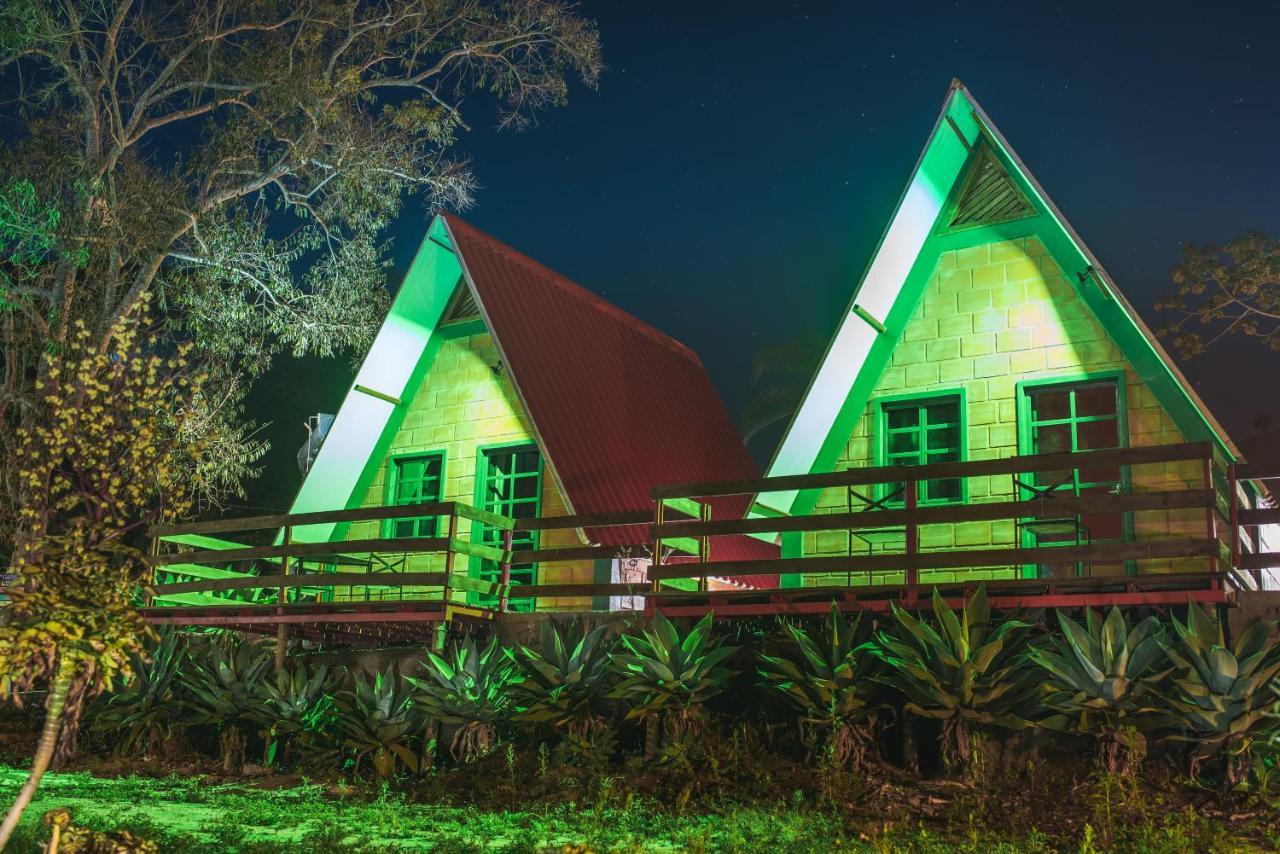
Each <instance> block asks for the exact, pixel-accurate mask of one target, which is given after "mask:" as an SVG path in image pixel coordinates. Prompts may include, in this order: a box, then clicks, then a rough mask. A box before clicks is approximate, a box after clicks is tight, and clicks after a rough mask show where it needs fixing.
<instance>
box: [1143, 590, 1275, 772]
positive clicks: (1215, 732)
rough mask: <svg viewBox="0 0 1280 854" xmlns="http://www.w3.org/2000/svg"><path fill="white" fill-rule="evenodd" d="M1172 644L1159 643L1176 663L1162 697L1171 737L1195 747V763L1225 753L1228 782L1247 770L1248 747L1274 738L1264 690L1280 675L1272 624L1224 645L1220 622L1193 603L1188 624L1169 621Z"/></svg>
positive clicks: (1258, 625) (1258, 624)
mask: <svg viewBox="0 0 1280 854" xmlns="http://www.w3.org/2000/svg"><path fill="white" fill-rule="evenodd" d="M1172 623H1173V627H1174V632H1175V634H1176V635H1177V643H1176V644H1166V645H1164V649H1165V652H1166V653H1167V654H1168V656H1169V658H1170V660H1171V661H1172V662H1173V663H1174V671H1173V678H1171V679H1170V680H1168V682H1167V684H1166V685H1165V686H1163V689H1162V691H1161V695H1162V697H1163V699H1164V700H1165V703H1166V705H1167V707H1168V708H1167V712H1166V714H1165V716H1164V723H1165V725H1166V726H1167V727H1168V729H1169V730H1170V731H1171V734H1170V736H1169V737H1170V738H1171V739H1174V740H1180V741H1188V742H1191V743H1192V744H1194V745H1195V751H1196V755H1197V756H1200V757H1208V756H1214V755H1217V754H1219V753H1225V755H1226V757H1227V766H1228V774H1227V776H1228V778H1233V777H1234V776H1235V774H1236V772H1237V770H1238V769H1237V766H1247V765H1248V762H1249V760H1250V758H1251V753H1252V745H1253V744H1254V743H1258V742H1265V741H1266V740H1267V739H1271V738H1275V737H1277V735H1278V734H1280V726H1278V725H1280V719H1277V718H1276V717H1275V716H1273V715H1272V714H1271V712H1272V707H1273V704H1274V702H1275V697H1274V694H1273V693H1272V692H1271V690H1269V686H1270V685H1271V684H1272V683H1273V682H1274V680H1275V679H1276V678H1277V677H1278V676H1280V642H1277V637H1276V623H1275V622H1274V621H1270V620H1255V621H1253V622H1251V623H1250V624H1249V625H1248V626H1246V627H1245V629H1244V630H1243V631H1241V632H1240V633H1239V635H1238V636H1237V637H1236V638H1235V640H1234V642H1233V644H1232V645H1231V646H1227V644H1226V642H1225V637H1224V631H1223V627H1222V624H1221V622H1220V621H1219V620H1218V619H1216V618H1215V617H1213V616H1211V615H1210V614H1208V613H1207V612H1206V611H1205V610H1204V609H1202V608H1201V607H1200V606H1199V605H1198V604H1197V603H1195V602H1194V601H1188V603H1187V619H1186V622H1182V621H1180V620H1178V619H1177V617H1174V618H1173V619H1172Z"/></svg>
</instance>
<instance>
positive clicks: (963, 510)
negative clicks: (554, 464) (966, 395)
mask: <svg viewBox="0 0 1280 854" xmlns="http://www.w3.org/2000/svg"><path fill="white" fill-rule="evenodd" d="M1215 501H1216V496H1215V494H1214V492H1213V491H1212V490H1208V489H1180V490H1171V491H1166V492H1135V493H1129V494H1123V495H1082V496H1078V497H1077V496H1074V495H1067V494H1064V495H1062V496H1059V497H1054V498H1033V499H1026V500H1022V501H997V502H990V503H984V504H953V505H946V506H941V507H920V508H918V509H915V510H905V509H899V510H857V511H854V512H852V513H815V514H812V515H808V516H779V517H774V518H769V519H721V520H717V521H712V522H700V521H697V520H690V521H677V522H666V523H664V524H662V525H651V526H650V536H652V537H653V538H655V539H657V538H662V539H666V538H668V537H715V536H724V535H729V534H781V533H788V532H792V531H835V530H841V531H843V530H860V529H869V528H892V527H900V526H902V525H905V524H907V523H908V522H915V523H916V524H919V525H934V524H944V523H948V522H990V521H996V520H1000V519H1046V518H1055V517H1058V516H1073V515H1076V514H1078V513H1116V512H1125V511H1135V510H1174V509H1186V508H1199V507H1213V506H1214V502H1215Z"/></svg>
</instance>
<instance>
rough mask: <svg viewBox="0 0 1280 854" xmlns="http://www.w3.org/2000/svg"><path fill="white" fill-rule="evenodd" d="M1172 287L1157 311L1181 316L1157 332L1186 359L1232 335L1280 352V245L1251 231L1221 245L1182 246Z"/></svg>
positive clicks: (1157, 304)
mask: <svg viewBox="0 0 1280 854" xmlns="http://www.w3.org/2000/svg"><path fill="white" fill-rule="evenodd" d="M1173 284H1174V290H1173V291H1172V292H1171V293H1169V294H1167V295H1166V296H1165V297H1164V298H1162V299H1161V300H1160V301H1159V302H1157V303H1156V308H1157V309H1158V310H1160V311H1172V312H1174V313H1176V314H1178V315H1180V317H1178V319H1177V320H1175V321H1173V322H1172V323H1170V324H1169V325H1168V326H1166V327H1164V328H1163V329H1161V330H1160V334H1161V335H1162V336H1164V337H1168V338H1172V340H1173V346H1174V347H1175V348H1176V349H1177V351H1178V353H1179V354H1181V355H1182V356H1183V357H1184V358H1191V357H1193V356H1198V355H1200V354H1201V353H1203V352H1205V351H1206V350H1207V349H1208V348H1209V347H1211V346H1213V345H1214V344H1216V343H1217V342H1218V341H1219V340H1221V339H1222V338H1223V337H1225V336H1227V335H1229V334H1231V333H1238V334H1242V335H1248V336H1251V337H1254V338H1260V339H1261V340H1262V342H1263V343H1265V344H1266V345H1267V346H1268V347H1270V348H1271V349H1272V350H1280V242H1277V241H1276V240H1274V239H1273V238H1271V237H1268V236H1267V235H1265V234H1263V233H1262V232H1260V231H1250V232H1247V233H1245V234H1242V235H1240V236H1239V237H1237V238H1235V239H1234V240H1231V241H1229V242H1227V243H1226V244H1225V245H1222V246H1219V245H1216V244H1213V243H1206V244H1202V245H1197V244H1194V243H1186V244H1183V246H1182V260H1181V261H1179V262H1178V266H1176V267H1174V268H1173Z"/></svg>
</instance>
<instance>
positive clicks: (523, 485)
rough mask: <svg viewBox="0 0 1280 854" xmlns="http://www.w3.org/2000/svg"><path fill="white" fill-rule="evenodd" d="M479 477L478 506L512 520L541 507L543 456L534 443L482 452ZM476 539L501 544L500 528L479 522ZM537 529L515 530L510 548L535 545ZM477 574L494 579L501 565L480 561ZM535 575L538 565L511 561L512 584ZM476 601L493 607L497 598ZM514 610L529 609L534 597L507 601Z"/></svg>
mask: <svg viewBox="0 0 1280 854" xmlns="http://www.w3.org/2000/svg"><path fill="white" fill-rule="evenodd" d="M479 474H480V478H479V482H478V485H477V490H478V495H477V499H478V503H479V505H480V507H481V509H484V510H488V511H489V512H490V513H497V514H498V515H500V516H506V517H508V518H511V519H535V518H537V517H538V515H539V513H540V512H541V510H542V455H541V454H539V453H538V446H537V445H516V446H511V447H503V448H490V449H488V450H484V451H482V452H481V460H480V473H479ZM477 529H478V534H479V541H480V542H481V543H483V544H484V545H489V546H498V547H501V546H502V530H501V529H499V528H495V527H493V526H491V525H478V526H477ZM537 545H538V537H537V531H516V532H515V533H514V534H513V536H512V539H511V548H512V550H513V551H522V550H528V549H534V548H537ZM477 563H478V569H477V575H478V576H479V577H480V578H481V579H482V580H484V581H491V582H497V581H500V580H501V578H502V567H501V566H500V565H499V564H498V563H497V562H496V561H491V560H483V559H481V560H479V561H478V562H477ZM536 578H537V565H536V564H533V563H513V564H512V565H511V583H512V585H518V584H533V583H534V582H535V580H536ZM476 604H479V605H485V606H493V605H496V604H497V598H496V597H493V596H484V595H480V596H477V597H476ZM508 604H509V607H510V608H511V610H513V611H532V610H533V606H534V600H533V599H517V598H515V597H514V596H513V597H511V599H510V600H509V602H508Z"/></svg>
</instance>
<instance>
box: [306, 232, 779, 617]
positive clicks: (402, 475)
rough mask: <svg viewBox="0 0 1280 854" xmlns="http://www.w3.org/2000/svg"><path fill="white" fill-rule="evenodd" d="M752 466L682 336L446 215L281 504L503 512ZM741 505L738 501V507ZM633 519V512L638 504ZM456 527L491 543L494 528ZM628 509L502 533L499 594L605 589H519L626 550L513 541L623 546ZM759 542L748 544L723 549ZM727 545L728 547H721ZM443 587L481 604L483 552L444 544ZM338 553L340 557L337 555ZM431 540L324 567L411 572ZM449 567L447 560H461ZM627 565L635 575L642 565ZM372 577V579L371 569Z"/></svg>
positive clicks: (521, 602)
mask: <svg viewBox="0 0 1280 854" xmlns="http://www.w3.org/2000/svg"><path fill="white" fill-rule="evenodd" d="M757 473H758V470H757V469H756V468H755V466H754V463H752V461H751V459H750V457H749V455H748V454H747V452H746V450H745V448H744V447H743V444H742V441H741V439H740V438H739V436H738V433H737V431H736V429H735V428H734V426H733V424H732V422H731V421H730V419H729V417H728V414H727V413H726V412H725V410H724V407H723V405H722V404H721V402H720V399H719V397H718V396H717V395H716V392H715V390H714V389H713V387H712V386H711V383H710V380H709V379H708V378H707V376H706V373H705V371H704V369H703V367H702V364H701V362H700V361H699V359H698V357H697V356H696V355H695V354H694V353H693V352H692V351H691V350H689V349H688V348H687V347H685V346H684V345H683V344H680V343H679V342H677V341H675V340H674V339H671V338H670V337H668V336H666V335H664V334H663V333H661V332H659V331H657V330H656V329H654V328H652V327H650V326H648V325H647V324H644V323H642V322H641V321H639V320H637V319H636V318H634V317H632V316H630V315H628V314H626V313H625V312H623V311H622V310H621V309H619V308H617V307H616V306H613V305H611V304H609V303H608V302H606V301H605V300H603V299H601V298H599V297H598V296H596V295H594V294H592V293H590V292H588V291H586V290H585V289H583V288H581V287H579V286H578V285H576V284H574V283H572V282H570V281H569V280H567V279H565V278H564V277H563V276H560V275H559V274H557V273H555V272H554V271H552V270H549V269H548V268H546V267H544V266H542V265H540V264H538V263H536V262H535V261H533V260H531V259H529V258H527V257H525V256H524V255H522V254H520V253H519V252H517V251H515V250H514V249H512V248H510V247H509V246H506V245H504V244H502V243H500V242H499V241H497V240H495V239H494V238H492V237H490V236H488V235H486V234H484V233H482V232H480V231H479V230H477V229H475V228H474V227H472V226H470V225H469V224H467V223H465V222H464V221H462V220H461V219H459V218H457V217H454V216H452V215H442V216H439V217H437V218H436V219H435V220H434V221H433V222H432V224H431V226H430V229H429V231H428V234H427V237H426V239H425V240H424V241H423V243H422V246H421V249H420V250H419V252H418V254H417V257H416V258H415V259H414V261H413V264H412V266H411V268H410V269H409V271H408V274H407V276H406V278H405V281H404V284H403V285H402V287H401V289H400V291H399V293H398V294H397V296H396V298H395V301H394V304H393V305H392V307H391V309H390V312H389V314H388V316H387V319H386V321H385V322H384V324H383V326H382V329H381V330H380V331H379V333H378V335H377V337H376V339H375V341H374V343H373V345H372V348H371V349H370V352H369V355H368V356H367V357H366V359H365V361H364V363H363V365H362V366H361V367H360V370H359V373H358V374H357V376H356V378H355V381H354V383H353V385H352V387H351V390H350V391H349V393H348V395H347V397H346V399H345V400H344V402H343V404H342V407H341V409H340V410H339V411H338V413H337V416H336V418H335V419H334V422H333V424H332V426H331V428H330V429H329V431H328V433H327V435H326V437H325V439H324V442H323V444H322V445H321V446H320V449H319V452H318V454H317V455H316V457H315V460H314V463H313V464H312V465H311V466H310V469H309V471H308V472H307V475H306V477H305V479H304V482H303V483H302V486H301V488H300V490H299V492H298V495H297V498H296V499H295V501H294V502H293V505H292V507H291V508H290V513H294V514H296V513H305V512H312V511H319V510H339V509H352V508H362V507H380V506H390V505H401V504H417V503H433V502H443V501H457V502H461V503H463V504H468V505H471V506H474V507H476V508H479V509H480V510H483V511H486V512H489V513H493V514H497V515H499V516H504V517H507V518H509V519H517V520H528V519H538V518H546V517H564V516H572V515H584V516H598V515H601V514H616V513H625V512H636V511H638V512H640V513H641V514H648V513H649V512H650V511H651V507H652V505H651V498H650V494H649V493H650V490H651V489H652V488H653V486H655V485H657V484H659V483H663V482H672V481H680V480H697V479H720V478H734V477H744V476H745V477H754V476H756V475H757ZM745 506H746V505H745V503H743V504H742V506H741V507H739V508H738V511H737V512H738V513H739V514H740V513H741V511H742V510H743V509H745ZM646 518H647V515H646ZM445 522H446V520H445V519H444V518H442V517H436V516H427V517H421V518H404V519H385V520H379V521H356V522H351V523H345V524H334V525H309V526H305V527H299V528H296V529H295V530H294V532H293V537H294V538H295V539H296V540H301V541H307V542H326V541H327V542H334V543H341V542H348V541H370V540H378V539H399V538H414V537H418V538H422V537H436V536H445V535H446V533H447V532H446V531H445V530H444V528H443V526H444V524H445ZM464 533H465V536H466V537H467V538H468V539H469V540H470V541H472V542H475V543H479V544H482V545H486V546H492V547H496V548H503V547H504V542H503V531H502V530H501V529H499V528H496V527H493V526H491V525H485V524H480V523H476V524H474V525H473V526H471V528H470V530H469V531H466V532H464ZM645 541H646V531H645V526H644V525H643V524H637V525H634V526H624V527H621V528H619V527H599V528H593V527H585V528H577V529H571V530H541V531H539V530H516V531H514V532H512V537H511V542H510V543H509V544H506V545H507V547H508V548H509V549H510V550H512V551H513V552H514V553H515V555H516V558H515V560H514V561H512V562H511V564H510V566H509V573H510V581H511V584H512V585H513V589H512V594H511V600H510V608H511V609H512V610H516V611H521V610H532V609H534V608H535V607H538V608H544V607H554V608H557V609H560V610H584V609H591V608H593V607H594V608H596V609H603V608H606V607H608V605H607V598H602V597H591V596H583V597H558V598H557V599H556V600H555V601H554V602H553V603H552V602H542V603H539V602H537V601H536V600H535V599H533V598H522V597H520V596H519V595H518V587H519V586H522V585H528V584H541V585H550V584H584V585H585V584H593V583H605V584H607V583H609V582H611V581H619V580H622V579H623V574H624V564H625V562H626V560H627V558H626V557H615V558H601V559H583V560H570V561H558V562H556V563H555V564H554V565H552V564H547V565H542V566H540V565H538V564H537V563H529V562H521V561H520V560H519V553H520V552H521V551H526V550H530V549H544V550H545V549H551V548H558V547H565V548H569V547H575V546H587V545H592V544H600V545H607V546H615V547H619V548H618V549H615V551H619V550H621V551H624V552H625V551H626V549H627V547H632V552H633V554H634V555H637V556H639V555H640V554H641V552H642V550H643V546H644V543H645ZM726 548H728V549H730V550H733V549H735V548H736V549H738V550H742V549H746V550H747V551H746V553H748V554H751V555H753V556H759V555H766V554H769V553H775V554H776V551H774V552H771V551H770V549H769V547H767V546H766V545H765V544H762V543H759V542H758V541H753V543H750V544H743V545H740V546H737V547H735V546H734V545H733V544H732V543H730V544H727V545H726ZM735 553H736V552H734V551H730V552H727V553H726V557H729V556H733V555H734V554H735ZM456 557H457V559H458V560H459V564H457V565H455V572H454V574H455V576H457V577H456V579H455V581H454V583H453V584H452V587H453V589H454V600H455V601H460V602H466V603H468V604H472V605H482V606H492V605H494V604H495V599H494V596H493V595H492V594H490V593H486V592H484V590H485V588H484V585H483V584H482V585H469V584H468V583H467V581H466V579H468V578H470V579H473V580H477V581H481V582H484V583H485V584H492V583H495V582H497V581H498V579H499V576H500V574H501V572H502V568H501V567H500V565H499V564H498V563H497V562H496V561H494V560H489V559H485V558H483V557H478V556H476V555H457V556H456ZM347 558H350V559H347ZM443 561H444V556H443V555H441V554H425V553H408V554H398V553H397V552H396V551H395V550H394V546H393V545H392V546H388V547H386V548H380V549H379V550H377V552H376V553H373V554H361V555H349V556H343V555H342V554H341V553H339V554H338V556H337V557H336V558H335V561H334V564H333V566H332V567H331V568H332V569H333V570H335V571H361V570H364V571H368V572H373V573H376V572H424V571H432V570H440V569H442V568H443ZM459 569H461V570H462V571H461V572H459V571H458V570H459ZM639 573H640V575H639V576H638V577H637V579H636V580H643V566H640V569H639ZM384 578H386V576H384ZM419 594H420V595H423V596H428V595H432V594H434V595H436V596H438V595H439V588H438V587H437V588H434V589H433V590H427V589H423V590H414V589H412V588H408V589H401V588H395V589H392V590H376V591H375V590H369V589H365V588H363V587H347V588H338V589H336V590H335V591H334V592H333V593H332V594H331V598H332V599H333V600H336V601H343V600H361V599H368V598H371V597H372V598H374V599H379V598H383V597H386V596H393V597H397V598H398V597H401V596H405V597H413V596H415V595H419Z"/></svg>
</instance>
